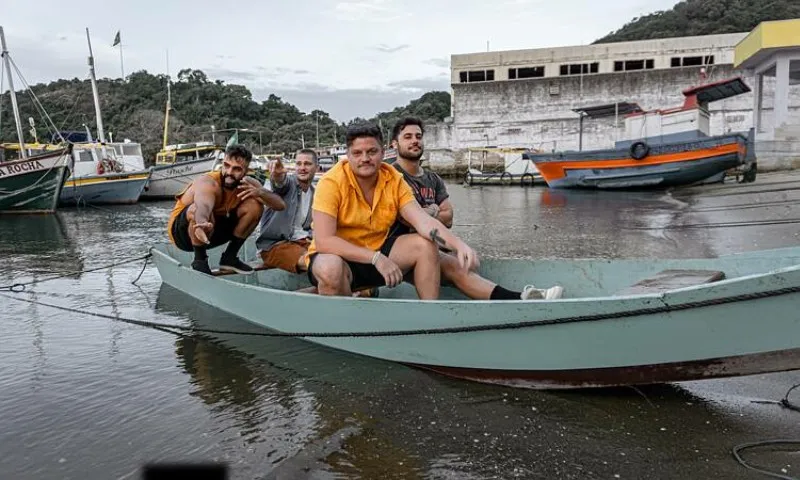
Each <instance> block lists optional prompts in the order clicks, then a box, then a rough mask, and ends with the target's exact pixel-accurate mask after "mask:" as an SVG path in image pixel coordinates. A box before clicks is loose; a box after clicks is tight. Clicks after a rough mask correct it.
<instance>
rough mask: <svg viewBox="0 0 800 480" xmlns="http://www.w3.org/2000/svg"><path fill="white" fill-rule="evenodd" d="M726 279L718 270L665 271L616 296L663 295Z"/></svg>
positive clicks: (635, 284) (627, 288) (624, 289)
mask: <svg viewBox="0 0 800 480" xmlns="http://www.w3.org/2000/svg"><path fill="white" fill-rule="evenodd" d="M724 278H725V273H724V272H720V271H718V270H663V271H661V272H658V273H657V274H655V275H653V276H652V277H648V278H645V279H642V280H639V281H638V282H636V283H634V284H633V285H631V286H629V287H626V288H623V289H622V290H620V291H618V292H616V293H615V295H642V294H650V293H662V292H665V291H667V290H672V289H675V288H684V287H691V286H694V285H702V284H704V283H712V282H716V281H719V280H723V279H724Z"/></svg>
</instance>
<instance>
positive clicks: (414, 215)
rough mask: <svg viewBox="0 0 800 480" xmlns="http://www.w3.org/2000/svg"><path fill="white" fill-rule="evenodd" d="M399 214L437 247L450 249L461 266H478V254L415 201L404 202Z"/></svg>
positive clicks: (471, 267) (471, 268) (470, 268)
mask: <svg viewBox="0 0 800 480" xmlns="http://www.w3.org/2000/svg"><path fill="white" fill-rule="evenodd" d="M400 215H401V216H402V217H403V218H404V219H405V220H406V221H407V222H408V223H409V224H410V225H411V226H412V227H414V230H416V231H417V232H418V233H419V234H420V235H422V236H423V237H425V238H427V239H429V240H430V241H432V242H434V243H436V244H437V245H438V246H439V247H441V248H445V249H447V250H451V251H452V252H453V253H454V254H455V255H456V257H458V260H459V263H460V264H461V267H462V268H467V269H469V270H473V269H475V268H477V266H478V263H479V262H478V255H477V254H476V253H475V251H474V250H472V248H470V246H469V245H467V244H466V243H464V241H463V240H461V239H460V238H458V237H456V236H455V235H453V233H452V232H450V230H448V229H447V227H445V226H444V225H443V224H442V222H440V221H439V220H436V219H435V218H433V217H431V216H430V215H428V214H427V213H425V211H424V210H423V209H422V207H420V206H419V204H418V203H416V202H411V203H408V204H406V205H405V206H404V207H403V208H401V209H400Z"/></svg>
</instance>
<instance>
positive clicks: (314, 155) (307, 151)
mask: <svg viewBox="0 0 800 480" xmlns="http://www.w3.org/2000/svg"><path fill="white" fill-rule="evenodd" d="M297 155H311V160H314V163H319V158H317V152H315V151H314V150H312V149H310V148H304V149H302V150H300V151H298V152H297ZM297 155H295V157H297Z"/></svg>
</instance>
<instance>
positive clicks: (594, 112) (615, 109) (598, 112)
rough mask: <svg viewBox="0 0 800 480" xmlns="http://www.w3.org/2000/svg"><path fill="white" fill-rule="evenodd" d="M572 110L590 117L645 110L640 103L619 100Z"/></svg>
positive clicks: (611, 115)
mask: <svg viewBox="0 0 800 480" xmlns="http://www.w3.org/2000/svg"><path fill="white" fill-rule="evenodd" d="M572 111H573V112H575V113H577V114H580V115H586V116H587V117H589V118H603V117H613V116H614V115H627V114H629V113H637V112H642V111H643V110H642V108H641V107H640V106H639V104H638V103H632V102H617V103H606V104H603V105H592V106H589V107H580V108H573V109H572Z"/></svg>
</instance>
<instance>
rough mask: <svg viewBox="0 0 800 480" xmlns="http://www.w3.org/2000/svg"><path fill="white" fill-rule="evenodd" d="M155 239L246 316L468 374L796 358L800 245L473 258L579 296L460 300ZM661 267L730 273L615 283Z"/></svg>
mask: <svg viewBox="0 0 800 480" xmlns="http://www.w3.org/2000/svg"><path fill="white" fill-rule="evenodd" d="M253 250H254V248H253ZM152 252H153V258H154V261H155V264H156V266H157V268H158V270H159V273H160V275H161V278H162V280H163V281H164V282H165V283H166V284H168V285H170V286H172V287H174V288H177V289H179V290H181V291H183V292H184V293H186V294H188V295H190V296H192V297H194V298H196V299H198V300H199V301H202V302H205V303H208V304H210V305H213V306H215V307H216V308H219V309H221V310H224V311H226V312H229V313H231V314H234V315H237V316H239V317H241V318H243V319H245V320H247V321H249V322H251V323H254V324H256V325H260V326H262V327H266V328H268V329H271V330H277V331H282V332H319V333H325V334H334V333H335V334H341V333H342V332H353V333H355V334H356V335H349V334H348V335H344V336H341V337H313V336H301V337H300V338H303V339H305V340H308V341H311V342H314V343H317V344H319V345H324V346H327V347H332V348H336V349H340V350H344V351H348V352H351V353H355V354H360V355H366V356H370V357H374V358H380V359H383V360H389V361H393V362H398V363H402V364H406V365H410V366H414V367H421V368H425V369H429V370H433V371H437V372H440V373H443V374H446V375H451V376H454V377H459V378H465V379H469V380H475V381H481V382H487V383H496V384H503V385H509V386H515V387H527V388H585V387H608V386H620V385H636V384H649V383H665V382H678V381H686V380H699V379H704V378H715V377H731V376H740V375H751V374H758V373H767V372H776V371H785V370H794V369H800V317H797V315H794V314H793V313H792V312H793V311H794V309H795V306H796V305H797V302H800V249H792V250H785V251H780V252H774V253H764V252H761V253H760V254H758V255H754V256H752V257H741V256H730V257H721V258H719V259H699V260H664V261H654V260H638V261H635V260H620V261H608V260H593V261H589V260H587V261H565V260H560V261H537V262H529V261H524V262H514V261H504V260H487V261H486V262H482V267H481V269H482V271H481V273H482V274H483V275H484V276H485V277H487V278H491V279H493V280H495V281H499V282H500V283H504V284H506V283H507V284H510V285H514V284H521V283H523V282H526V281H527V282H528V283H534V284H538V283H543V284H549V283H558V284H561V285H565V286H566V288H567V290H566V292H567V294H570V293H571V296H574V297H575V298H563V299H559V300H554V301H537V302H523V301H476V300H467V299H464V298H463V296H460V294H459V293H458V292H455V291H454V290H451V289H449V288H443V290H442V300H438V301H418V300H416V299H415V298H416V297H415V295H414V294H413V293H411V292H413V289H412V288H411V287H410V286H408V285H407V284H403V285H401V286H400V287H397V288H395V289H385V288H384V289H381V293H380V296H379V297H378V298H364V299H360V298H344V297H335V298H334V297H323V296H319V295H311V294H304V293H296V292H294V290H297V289H299V288H304V287H307V286H308V283H307V280H306V279H304V277H305V276H304V275H292V274H288V273H286V272H282V271H276V270H268V271H260V272H258V273H257V274H256V275H253V276H241V275H231V276H227V277H212V276H207V275H204V274H201V273H198V272H195V271H194V270H192V269H191V268H190V267H189V266H188V265H189V264H190V262H191V254H190V253H188V254H187V253H184V252H179V251H177V250H175V249H174V248H172V247H170V246H158V247H154V248H153V249H152ZM210 256H211V257H212V258H217V257H218V254H215V253H212V254H211V255H210ZM665 268H719V269H720V270H722V271H724V272H725V273H726V274H728V279H726V280H720V281H717V282H714V283H712V284H704V285H699V286H694V287H686V288H681V289H676V290H671V291H667V292H664V293H660V294H646V295H641V294H640V295H622V296H620V295H615V294H613V293H612V292H613V291H616V290H620V289H621V288H623V287H624V286H625V284H624V283H623V282H627V281H630V279H634V280H633V281H635V279H638V278H642V277H643V276H648V275H653V274H654V273H656V272H658V271H660V270H662V269H665ZM615 282H616V283H615ZM604 284H605V285H604ZM598 285H603V287H602V288H601V287H599V286H598ZM787 287H789V288H790V290H789V291H787V290H786V289H787ZM781 289H783V290H781ZM791 289H794V290H791ZM287 290H289V291H287ZM776 291H777V292H779V293H774V292H776ZM400 297H402V298H400ZM751 297H752V298H751ZM698 302H699V303H698ZM695 304H697V306H693V305H695ZM265 306H268V308H265ZM665 306H668V308H667V309H666V310H663V311H658V308H661V307H665ZM654 308H656V311H654V310H653V309H654ZM297 312H316V314H310V315H297ZM323 312H324V313H323ZM437 330H438V331H437ZM398 332H401V333H398Z"/></svg>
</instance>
